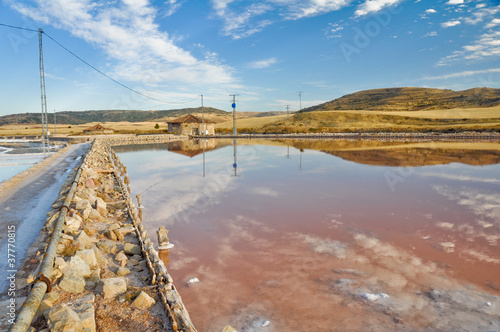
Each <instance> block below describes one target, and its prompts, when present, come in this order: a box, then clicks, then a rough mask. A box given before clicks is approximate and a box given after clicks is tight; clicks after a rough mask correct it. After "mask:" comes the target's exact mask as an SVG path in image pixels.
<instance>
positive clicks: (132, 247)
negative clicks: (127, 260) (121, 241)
mask: <svg viewBox="0 0 500 332" xmlns="http://www.w3.org/2000/svg"><path fill="white" fill-rule="evenodd" d="M123 251H124V252H125V253H126V254H127V255H141V254H142V250H141V247H139V246H138V245H137V244H132V243H125V245H124V246H123Z"/></svg>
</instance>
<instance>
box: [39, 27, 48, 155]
mask: <svg viewBox="0 0 500 332" xmlns="http://www.w3.org/2000/svg"><path fill="white" fill-rule="evenodd" d="M42 34H43V30H42V29H38V44H39V54H40V58H39V64H40V92H41V99H42V149H43V154H44V157H45V152H46V150H47V149H48V148H49V136H48V129H49V124H48V123H47V118H48V116H47V96H46V93H45V71H44V68H43V47H42Z"/></svg>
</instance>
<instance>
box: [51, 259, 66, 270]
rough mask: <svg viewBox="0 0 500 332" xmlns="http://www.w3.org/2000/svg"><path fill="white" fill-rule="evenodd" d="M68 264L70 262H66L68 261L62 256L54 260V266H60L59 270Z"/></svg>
mask: <svg viewBox="0 0 500 332" xmlns="http://www.w3.org/2000/svg"><path fill="white" fill-rule="evenodd" d="M67 266H68V263H66V261H65V260H64V259H63V258H62V257H60V256H59V257H56V259H55V260H54V267H55V268H58V269H59V270H62V269H64V268H65V267H67Z"/></svg>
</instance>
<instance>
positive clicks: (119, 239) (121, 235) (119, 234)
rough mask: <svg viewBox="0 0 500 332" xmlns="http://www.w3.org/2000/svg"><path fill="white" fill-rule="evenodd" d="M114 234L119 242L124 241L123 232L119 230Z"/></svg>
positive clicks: (115, 230) (114, 231) (114, 230)
mask: <svg viewBox="0 0 500 332" xmlns="http://www.w3.org/2000/svg"><path fill="white" fill-rule="evenodd" d="M113 233H115V235H116V238H117V239H118V241H123V238H124V236H123V234H122V232H120V230H119V229H113Z"/></svg>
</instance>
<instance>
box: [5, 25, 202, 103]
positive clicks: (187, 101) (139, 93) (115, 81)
mask: <svg viewBox="0 0 500 332" xmlns="http://www.w3.org/2000/svg"><path fill="white" fill-rule="evenodd" d="M0 26H4V27H7V28H12V29H19V30H26V31H33V32H38V30H34V29H28V28H23V27H18V26H14V25H9V24H4V23H0ZM41 33H42V34H44V35H46V36H47V37H48V38H49V39H51V40H52V41H53V42H54V43H56V44H57V45H59V46H60V47H61V48H62V49H64V50H65V51H66V52H68V53H69V54H71V55H72V56H74V57H75V58H77V59H78V60H80V61H81V62H83V63H84V64H86V65H87V66H89V67H90V68H92V69H93V70H95V71H96V72H98V73H99V74H101V75H102V76H104V77H106V78H107V79H109V80H111V81H113V82H114V83H116V84H118V85H120V86H121V87H123V88H125V89H127V90H129V91H131V92H133V93H135V94H138V95H139V96H142V97H144V98H148V99H151V100H154V101H158V102H161V103H163V104H187V103H189V102H191V101H194V100H196V99H198V96H196V97H194V98H190V99H185V100H179V101H175V102H168V101H165V100H161V99H158V98H155V97H151V96H148V95H146V94H144V93H142V92H139V91H137V90H134V89H132V88H130V87H128V86H126V85H125V84H123V83H121V82H118V81H117V80H115V79H114V78H112V77H110V76H108V75H106V74H105V73H103V72H102V71H100V70H99V69H97V68H96V67H94V66H93V65H91V64H90V63H88V62H87V61H85V60H83V59H82V58H81V57H79V56H78V55H76V54H75V53H74V52H72V51H71V50H69V49H68V48H67V47H65V46H64V45H62V44H61V43H59V42H58V41H57V40H55V39H54V38H52V37H51V36H50V35H48V34H47V33H46V32H45V31H43V30H41Z"/></svg>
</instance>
